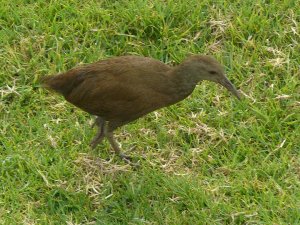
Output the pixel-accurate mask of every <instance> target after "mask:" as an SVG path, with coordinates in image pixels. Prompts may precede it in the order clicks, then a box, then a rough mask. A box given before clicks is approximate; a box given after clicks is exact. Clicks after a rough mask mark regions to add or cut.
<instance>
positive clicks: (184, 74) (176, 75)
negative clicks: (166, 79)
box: [171, 65, 199, 98]
mask: <svg viewBox="0 0 300 225" xmlns="http://www.w3.org/2000/svg"><path fill="white" fill-rule="evenodd" d="M171 74H172V75H171V76H172V81H173V83H174V86H176V91H177V92H178V96H179V97H181V96H182V97H183V98H186V97H187V96H188V95H190V94H191V93H192V92H193V90H194V89H195V87H196V85H197V83H198V82H199V79H196V77H195V76H193V74H192V73H191V72H190V71H188V70H186V68H184V66H182V65H179V66H177V67H175V68H174V69H173V70H172V72H171Z"/></svg>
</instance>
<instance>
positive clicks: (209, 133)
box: [0, 0, 300, 224]
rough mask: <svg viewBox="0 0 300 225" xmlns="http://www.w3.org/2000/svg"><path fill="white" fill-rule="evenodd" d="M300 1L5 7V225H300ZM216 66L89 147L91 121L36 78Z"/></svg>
mask: <svg viewBox="0 0 300 225" xmlns="http://www.w3.org/2000/svg"><path fill="white" fill-rule="evenodd" d="M299 5H300V2H299V1H298V0H283V1H264V0H258V1H254V2H253V1H250V0H246V1H238V0H235V1H225V0H224V1H221V0H220V1H211V0H204V1H197V0H191V1H188V2H187V1H183V0H168V1H158V0H151V1H146V0H132V1H131V0H121V1H109V0H106V1H105V0H102V1H101V0H99V1H96V0H86V1H73V0H70V1H60V0H53V1H42V0H37V1H31V0H27V1H26V0H15V1H8V0H4V1H2V2H1V5H0V68H1V69H0V94H1V102H0V120H1V123H0V132H1V133H0V224H300V151H299V150H300V149H299V148H300V147H299V146H300V141H299V140H300V139H299V134H300V126H299V124H300V100H299V99H300V98H299V97H300V82H299V80H300V79H299V78H300V72H299V65H300V37H299V22H300V17H299V15H300V8H299ZM188 53H201V54H210V55H214V56H215V57H216V58H217V59H218V60H219V61H220V62H222V63H223V64H224V65H225V67H226V71H227V75H228V77H229V78H230V79H231V80H232V81H233V83H234V84H235V85H236V86H237V87H238V89H240V90H241V93H242V95H243V97H244V98H243V100H242V101H240V102H239V101H237V100H236V99H234V98H233V97H232V96H230V94H229V93H228V92H227V91H226V90H225V89H224V88H220V87H219V86H217V85H216V84H212V83H208V82H204V83H203V84H201V85H199V86H198V87H197V88H196V90H195V91H194V92H193V94H192V95H191V96H190V97H189V98H188V99H186V100H184V101H182V102H180V103H178V104H176V105H174V106H171V107H168V108H165V109H161V110H158V111H156V112H154V113H151V114H149V115H147V116H146V117H144V118H142V119H139V120H138V121H136V122H134V123H131V124H129V125H127V126H125V127H123V128H121V129H119V130H118V132H117V139H118V140H119V141H120V143H121V144H122V148H123V149H124V150H126V152H127V153H129V154H132V155H136V157H138V156H144V157H145V158H146V160H142V161H141V166H140V167H139V168H132V167H131V166H130V165H127V164H126V163H124V162H122V161H121V160H119V159H118V158H117V157H115V156H113V154H112V152H111V149H110V146H109V145H108V143H107V142H104V143H103V144H101V145H100V146H99V147H98V148H97V149H96V150H91V149H90V148H89V146H88V144H89V141H90V140H91V138H92V137H93V135H94V133H95V131H94V130H92V129H91V128H90V124H91V117H90V116H89V115H87V114H86V113H84V112H82V111H80V110H78V109H76V108H74V107H73V106H72V105H70V104H68V103H66V101H64V100H63V98H62V97H60V96H57V95H52V94H51V93H49V92H47V91H45V90H42V89H41V88H39V84H38V79H39V78H40V77H42V76H44V75H47V74H55V73H58V72H60V71H66V70H67V69H70V68H72V67H74V66H76V65H78V64H80V63H90V62H94V61H97V60H99V59H104V58H108V57H111V56H118V55H124V54H136V55H144V56H151V57H154V58H156V59H159V60H161V61H164V62H165V63H168V64H176V63H179V62H180V61H181V60H182V59H184V58H185V57H186V55H187V54H188Z"/></svg>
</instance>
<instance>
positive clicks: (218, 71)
mask: <svg viewBox="0 0 300 225" xmlns="http://www.w3.org/2000/svg"><path fill="white" fill-rule="evenodd" d="M183 64H185V68H186V70H187V71H188V73H190V74H191V75H192V76H193V77H194V78H195V79H196V80H197V81H202V80H209V81H213V82H215V83H219V84H221V85H222V86H224V87H225V88H227V90H228V91H230V92H231V93H232V94H233V95H234V96H236V97H237V98H238V99H240V94H239V93H238V91H237V90H236V88H235V87H234V85H233V84H232V83H231V82H230V81H229V80H228V78H227V77H226V76H225V72H224V69H223V67H222V65H221V64H220V63H219V62H218V61H217V60H215V59H214V58H212V57H210V56H203V55H193V56H190V57H188V58H187V59H186V60H185V61H184V63H183Z"/></svg>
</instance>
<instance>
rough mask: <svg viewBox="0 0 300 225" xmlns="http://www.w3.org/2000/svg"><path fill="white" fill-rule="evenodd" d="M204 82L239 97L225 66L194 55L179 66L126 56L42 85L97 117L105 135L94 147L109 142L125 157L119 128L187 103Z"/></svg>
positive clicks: (49, 79)
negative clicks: (116, 132)
mask: <svg viewBox="0 0 300 225" xmlns="http://www.w3.org/2000/svg"><path fill="white" fill-rule="evenodd" d="M202 80H210V81H213V82H216V83H219V84H221V85H223V86H224V87H226V88H227V89H228V90H229V91H231V92H232V93H233V94H234V95H235V96H236V97H238V98H239V94H238V92H237V91H236V89H235V88H234V86H233V85H232V84H231V83H230V81H229V80H228V79H227V78H226V77H225V74H224V70H223V68H222V66H221V65H220V64H219V63H218V62H217V61H216V60H215V59H214V58H212V57H209V56H201V55H194V56H190V57H188V58H187V59H186V60H184V61H183V62H182V63H181V64H179V65H178V66H175V67H171V66H168V65H166V64H164V63H162V62H160V61H158V60H155V59H152V58H147V57H140V56H120V57H115V58H110V59H106V60H100V61H98V62H95V63H92V64H87V65H83V66H80V67H78V68H73V69H71V70H69V71H67V72H65V73H61V74H58V75H55V76H46V77H43V78H42V80H41V82H42V84H43V85H44V87H46V88H48V89H51V90H54V91H56V92H58V93H60V94H62V95H63V96H64V97H65V99H66V100H67V101H68V102H70V103H72V104H73V105H75V106H77V107H79V108H81V109H82V110H84V111H86V112H88V113H90V114H92V115H95V116H97V119H96V121H95V124H96V125H97V126H98V127H99V131H98V133H97V135H96V137H95V138H94V139H93V141H92V142H91V146H92V147H93V148H94V147H96V145H97V144H98V143H100V142H101V141H102V139H103V138H104V137H107V139H108V140H109V142H110V144H111V145H112V147H113V149H114V151H115V152H116V153H117V154H119V155H120V156H122V157H124V155H123V154H122V153H121V151H120V148H119V146H118V144H117V143H116V141H115V139H114V137H113V131H114V130H115V129H116V128H118V127H120V126H122V125H124V124H127V123H129V122H131V121H133V120H136V119H137V118H139V117H141V116H143V115H145V114H147V113H150V112H152V111H154V110H156V109H159V108H162V107H165V106H169V105H172V104H174V103H176V102H179V101H181V100H183V99H185V98H186V97H187V96H189V95H190V94H191V93H192V91H193V90H194V88H195V86H196V85H197V83H199V82H201V81H202Z"/></svg>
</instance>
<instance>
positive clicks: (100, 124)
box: [90, 117, 105, 148]
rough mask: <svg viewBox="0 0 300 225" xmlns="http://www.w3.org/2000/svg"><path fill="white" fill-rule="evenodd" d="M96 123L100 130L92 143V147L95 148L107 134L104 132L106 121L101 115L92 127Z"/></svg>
mask: <svg viewBox="0 0 300 225" xmlns="http://www.w3.org/2000/svg"><path fill="white" fill-rule="evenodd" d="M95 125H97V127H98V132H97V134H96V136H95V137H94V138H93V140H92V141H91V143H90V145H91V147H92V148H95V147H96V146H97V145H98V144H99V143H100V142H101V141H102V140H103V138H104V136H105V133H104V129H105V121H104V120H103V119H102V118H101V117H97V118H96V120H95V122H94V123H93V125H92V127H94V126H95Z"/></svg>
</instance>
